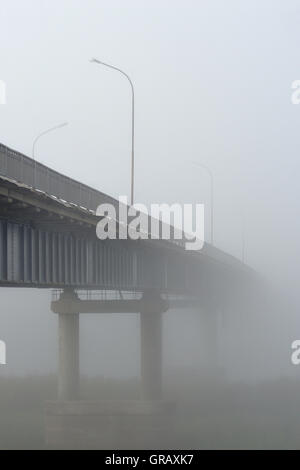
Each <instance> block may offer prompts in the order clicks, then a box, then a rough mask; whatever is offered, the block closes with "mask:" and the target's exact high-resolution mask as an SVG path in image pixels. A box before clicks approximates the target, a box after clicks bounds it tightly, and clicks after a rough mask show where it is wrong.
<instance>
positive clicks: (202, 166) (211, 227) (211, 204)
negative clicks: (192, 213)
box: [192, 162, 214, 245]
mask: <svg viewBox="0 0 300 470" xmlns="http://www.w3.org/2000/svg"><path fill="white" fill-rule="evenodd" d="M192 163H193V165H195V166H197V167H198V168H203V169H204V170H205V171H206V172H207V173H208V175H209V177H210V242H211V244H212V245H213V244H214V175H213V172H212V171H211V169H210V168H208V166H206V165H203V164H202V163H197V162H192Z"/></svg>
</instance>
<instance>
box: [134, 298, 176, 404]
mask: <svg viewBox="0 0 300 470" xmlns="http://www.w3.org/2000/svg"><path fill="white" fill-rule="evenodd" d="M142 302H143V304H142V305H143V307H142V309H141V313H140V324H141V396H142V399H144V400H161V398H162V313H163V312H165V311H167V310H168V307H169V306H168V302H167V301H165V300H163V299H162V298H161V297H160V295H159V294H158V293H157V292H155V291H154V292H153V291H148V292H145V293H144V295H143V299H142Z"/></svg>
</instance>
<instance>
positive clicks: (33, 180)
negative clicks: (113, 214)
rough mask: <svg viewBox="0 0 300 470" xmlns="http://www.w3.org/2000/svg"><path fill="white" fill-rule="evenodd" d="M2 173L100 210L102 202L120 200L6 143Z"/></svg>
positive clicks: (0, 154) (0, 149)
mask: <svg viewBox="0 0 300 470" xmlns="http://www.w3.org/2000/svg"><path fill="white" fill-rule="evenodd" d="M0 175H3V176H6V177H7V178H11V179H14V180H15V181H17V182H19V183H23V184H26V185H27V186H29V187H32V188H35V189H38V190H40V191H43V192H45V193H46V194H49V195H51V196H55V197H57V198H59V199H62V200H64V201H67V202H72V203H73V204H76V205H78V206H81V207H85V208H86V209H91V210H96V209H97V207H98V206H99V204H101V203H104V202H110V203H111V204H114V205H115V204H117V201H116V199H114V198H112V197H110V196H108V195H106V194H104V193H101V192H100V191H96V190H95V189H93V188H91V187H90V186H87V185H85V184H82V183H80V182H78V181H76V180H73V179H72V178H69V177H68V176H65V175H62V174H61V173H59V172H57V171H55V170H52V169H51V168H49V167H47V166H45V165H43V164H42V163H39V162H37V161H35V160H33V159H32V158H29V157H27V156H26V155H23V154H22V153H20V152H16V151H15V150H12V149H10V148H8V147H6V146H5V145H2V144H0Z"/></svg>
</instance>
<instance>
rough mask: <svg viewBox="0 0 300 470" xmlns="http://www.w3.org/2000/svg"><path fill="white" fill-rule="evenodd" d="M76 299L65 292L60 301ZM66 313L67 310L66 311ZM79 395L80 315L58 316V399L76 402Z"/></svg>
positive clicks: (71, 293) (72, 293) (62, 314)
mask: <svg viewBox="0 0 300 470" xmlns="http://www.w3.org/2000/svg"><path fill="white" fill-rule="evenodd" d="M74 298H76V299H77V296H76V294H74V292H72V291H65V292H64V293H63V294H62V295H61V298H60V300H64V301H65V302H66V308H67V302H68V301H70V300H72V299H74ZM64 311H65V309H64ZM78 395H79V313H75V314H74V313H59V314H58V399H59V400H62V401H66V400H75V399H77V398H78Z"/></svg>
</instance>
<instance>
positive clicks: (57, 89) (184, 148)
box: [0, 0, 300, 383]
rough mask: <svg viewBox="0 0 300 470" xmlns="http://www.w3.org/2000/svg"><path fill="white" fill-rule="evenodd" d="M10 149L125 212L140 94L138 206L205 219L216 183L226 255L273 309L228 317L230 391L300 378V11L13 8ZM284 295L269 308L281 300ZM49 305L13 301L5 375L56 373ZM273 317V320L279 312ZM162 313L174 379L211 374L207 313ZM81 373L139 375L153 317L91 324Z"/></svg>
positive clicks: (34, 3) (224, 364) (95, 3)
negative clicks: (189, 211)
mask: <svg viewBox="0 0 300 470" xmlns="http://www.w3.org/2000/svg"><path fill="white" fill-rule="evenodd" d="M0 20H1V28H0V57H1V61H0V64H1V65H0V79H1V80H3V81H5V83H6V100H7V102H6V104H5V105H0V142H1V143H3V144H5V145H7V146H9V147H12V148H14V149H16V150H18V151H20V152H23V153H25V154H26V155H28V156H31V155H32V144H33V141H34V139H35V137H36V136H37V135H38V134H39V133H40V132H42V131H44V130H45V129H47V128H50V127H51V126H55V125H56V124H60V123H62V122H65V121H67V122H68V126H66V127H64V128H61V129H58V130H56V131H55V132H52V133H49V134H48V135H45V136H44V137H43V138H41V139H40V140H39V141H38V143H37V146H36V159H37V160H38V161H40V162H42V163H44V164H46V165H48V166H50V167H51V168H53V169H55V170H58V171H59V172H61V173H64V174H66V175H68V176H70V177H72V178H75V179H77V180H79V181H82V182H84V183H87V184H89V185H90V186H92V187H94V188H96V189H99V190H100V191H102V192H104V193H108V194H110V195H112V196H114V197H118V196H119V195H128V196H129V192H130V151H131V140H130V138H131V130H130V125H131V121H130V112H131V110H130V103H131V102H130V99H131V95H130V88H129V85H128V82H127V81H126V79H125V78H124V77H122V76H121V75H120V74H118V73H116V72H114V71H113V70H109V69H107V68H105V67H101V66H99V65H96V64H92V63H90V59H91V58H92V57H96V58H98V59H100V60H103V61H104V62H108V63H111V64H113V65H116V66H118V67H120V68H121V69H123V70H124V71H126V72H127V73H128V74H129V75H130V77H131V79H132V81H133V83H134V87H135V99H136V117H135V124H136V176H135V177H136V179H135V182H136V193H135V200H136V202H139V203H144V204H147V205H149V204H150V203H154V202H156V203H161V202H166V203H173V202H179V203H196V202H199V203H200V202H203V203H205V207H206V225H205V233H206V239H207V241H209V240H210V237H211V233H210V223H209V221H210V211H211V201H210V178H209V175H208V174H207V172H206V171H205V170H203V169H202V168H201V164H204V165H206V166H207V167H209V168H210V170H211V172H212V174H213V179H214V244H215V246H216V247H218V248H220V249H221V250H223V251H224V252H226V253H229V254H231V255H233V256H234V257H236V258H238V259H240V260H242V261H243V262H244V263H245V264H247V265H248V266H249V267H251V268H253V269H254V270H255V271H257V272H258V273H259V275H260V276H262V278H264V279H265V280H266V281H267V282H268V284H269V285H270V286H271V287H270V292H273V294H272V296H274V299H273V300H274V302H273V303H271V302H270V301H269V304H268V305H269V308H268V309H266V310H261V309H257V311H255V309H254V311H253V312H252V314H251V315H250V316H249V315H246V314H243V313H242V312H241V313H240V315H239V314H237V313H236V312H232V314H231V313H230V312H229V313H228V312H227V313H226V314H220V316H219V318H218V326H217V328H218V361H219V366H220V370H222V374H223V375H224V377H226V378H228V379H229V380H232V381H233V382H247V383H257V382H260V381H262V380H268V379H270V380H276V379H281V378H285V377H289V378H292V379H295V378H297V376H298V374H299V371H298V368H297V367H296V366H292V365H291V360H290V356H291V343H292V341H293V340H295V339H298V338H299V337H300V317H299V287H298V286H299V281H300V274H299V268H298V259H299V255H300V249H299V235H300V222H299V200H300V185H299V173H300V163H299V161H300V160H299V137H298V136H299V126H300V105H299V106H297V105H293V104H292V102H291V95H292V88H291V85H292V82H293V81H294V80H297V79H299V78H300V77H299V74H300V70H299V64H298V56H299V46H298V44H299V40H300V31H299V21H300V1H299V0H288V1H287V2H282V1H279V0H263V1H261V0H251V1H250V0H248V1H243V2H241V1H239V0H228V1H226V2H223V1H221V0H201V1H196V0H195V1H192V0H188V1H185V2H183V1H177V0H173V1H163V2H162V1H157V0H152V1H151V2H150V1H146V0H143V1H141V0H139V1H138V0H136V1H133V0H126V1H124V0H119V1H117V0H110V1H103V0H86V1H84V2H83V1H81V0H59V1H58V0H52V1H46V0H26V1H21V0H9V1H8V0H2V1H1V2H0ZM270 295H271V294H270ZM50 301H51V292H50V291H49V290H37V289H17V288H9V289H5V288H1V306H2V308H1V315H0V339H3V340H5V342H6V345H7V365H6V366H5V367H1V371H0V374H1V376H30V375H41V376H43V375H47V374H55V373H56V368H57V318H56V316H55V315H54V314H53V313H51V312H50ZM270 304H271V305H270ZM198 313H199V312H197V311H194V310H186V311H184V310H172V311H169V312H167V313H166V314H164V330H163V335H164V343H163V351H164V366H163V367H164V371H165V374H166V375H169V376H172V374H176V373H177V372H178V371H179V372H180V371H181V372H182V373H190V374H191V375H192V376H194V375H195V374H196V375H197V374H200V372H201V367H202V364H203V362H205V354H204V346H203V345H204V344H205V337H204V329H203V324H202V319H201V318H202V317H201V312H200V313H199V315H198ZM80 322H81V333H80V334H81V337H80V338H81V372H82V374H83V375H87V376H90V377H92V376H103V377H108V378H118V379H119V378H125V379H127V378H131V377H138V376H139V366H140V364H139V347H140V339H139V318H138V315H134V314H123V315H116V314H113V315H109V314H107V315H87V316H83V315H82V316H81V319H80Z"/></svg>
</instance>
